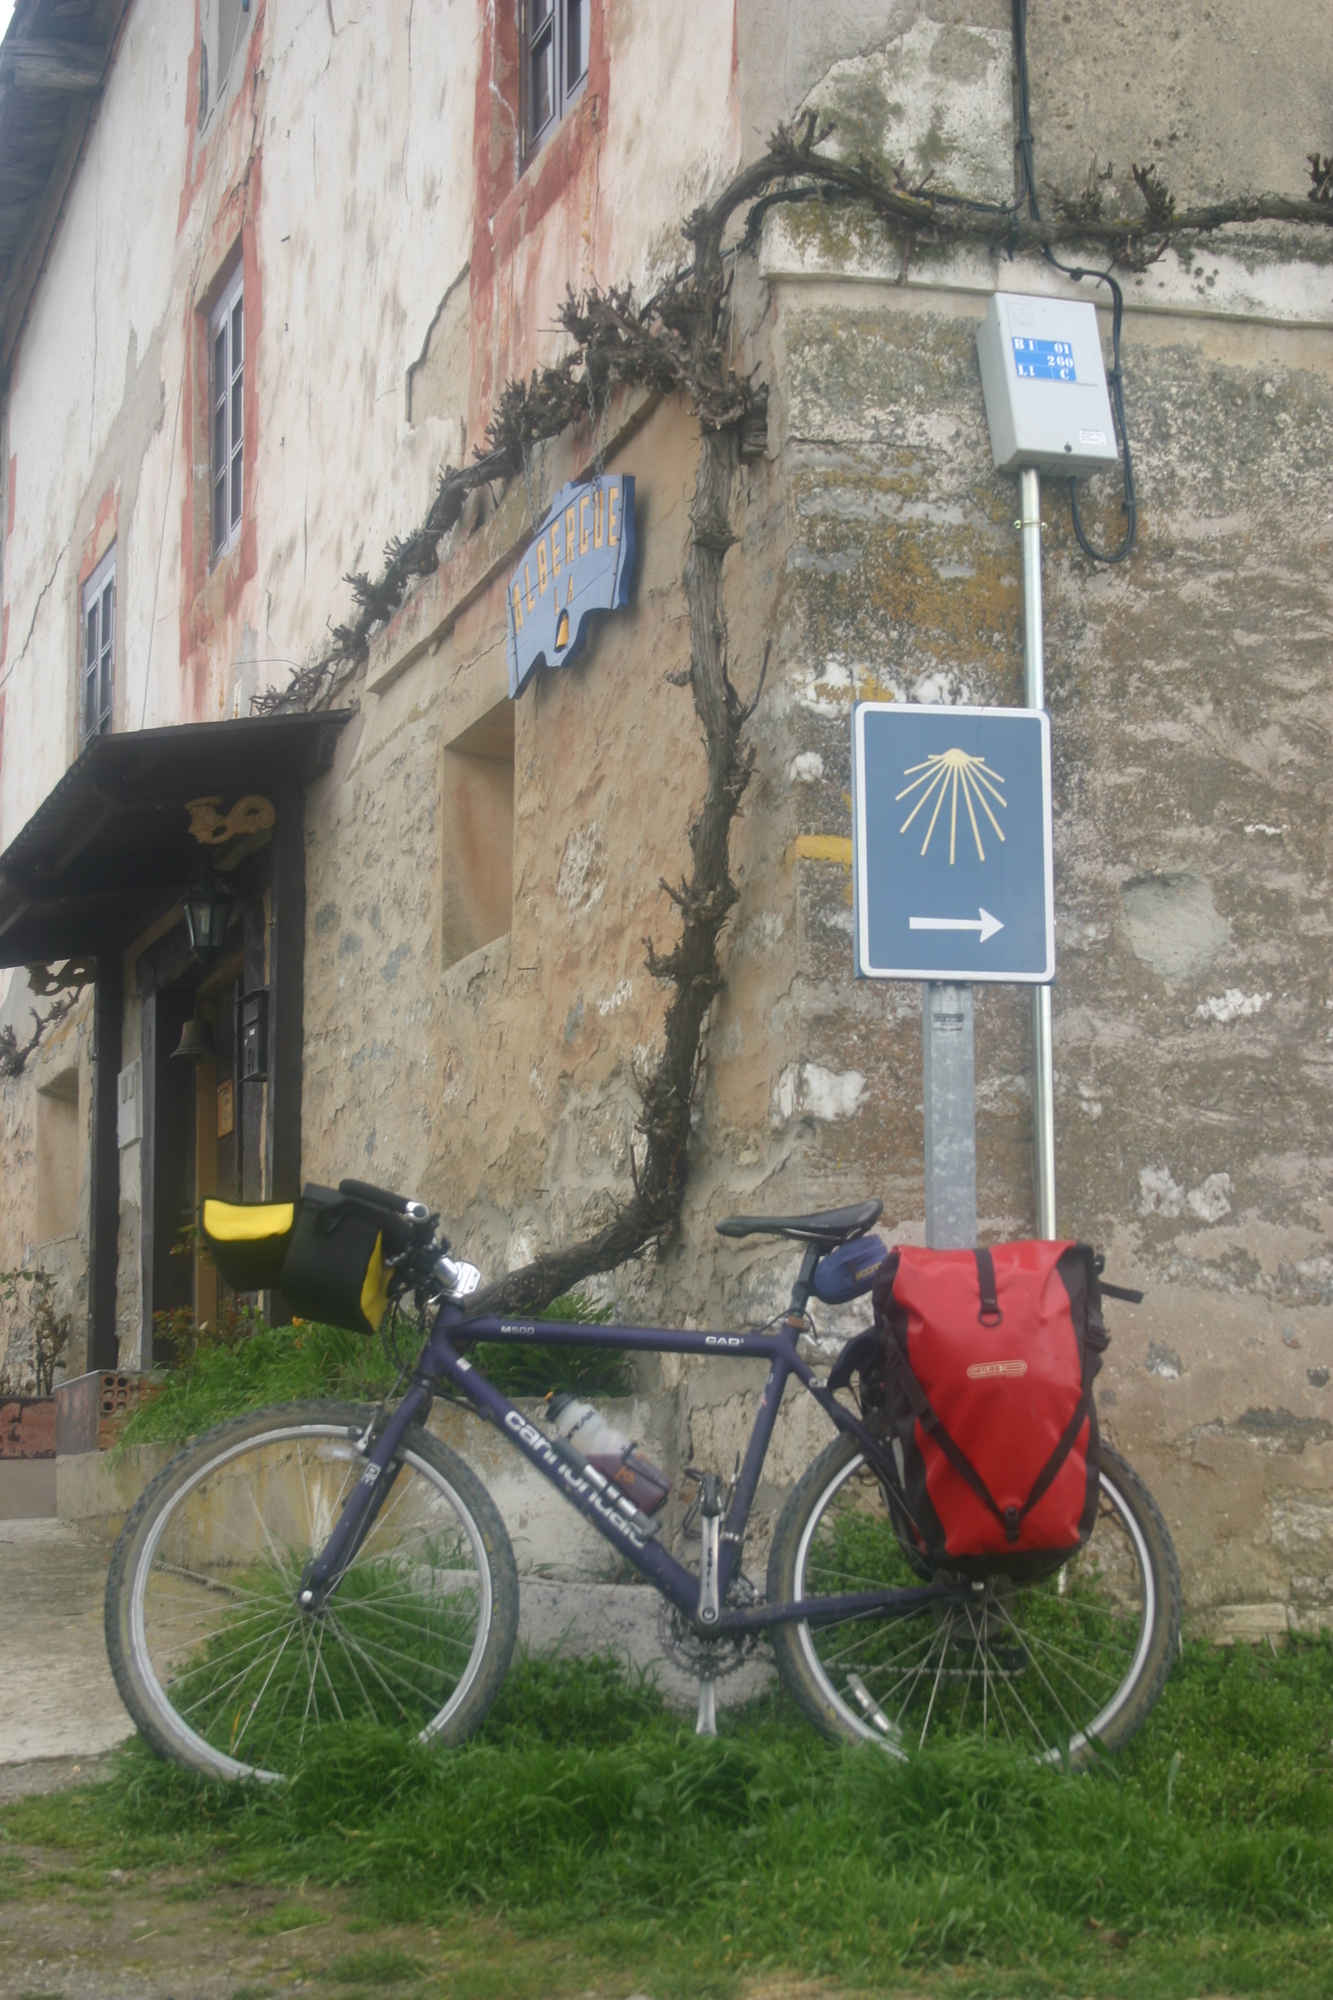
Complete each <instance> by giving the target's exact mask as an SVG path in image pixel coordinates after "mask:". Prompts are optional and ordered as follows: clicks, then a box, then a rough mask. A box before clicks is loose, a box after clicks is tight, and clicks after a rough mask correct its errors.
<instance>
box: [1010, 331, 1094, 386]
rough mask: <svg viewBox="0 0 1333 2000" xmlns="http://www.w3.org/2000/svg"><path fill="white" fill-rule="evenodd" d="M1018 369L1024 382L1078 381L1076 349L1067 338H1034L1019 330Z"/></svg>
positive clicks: (1017, 346) (1015, 353)
mask: <svg viewBox="0 0 1333 2000" xmlns="http://www.w3.org/2000/svg"><path fill="white" fill-rule="evenodd" d="M1013 342H1014V368H1015V370H1016V372H1017V374H1018V377H1019V379H1020V381H1024V382H1077V380H1078V376H1077V375H1076V374H1075V372H1074V350H1073V348H1072V347H1071V346H1070V344H1069V342H1068V341H1067V340H1033V339H1032V338H1031V337H1030V336H1029V335H1027V334H1021V333H1016V334H1014V336H1013Z"/></svg>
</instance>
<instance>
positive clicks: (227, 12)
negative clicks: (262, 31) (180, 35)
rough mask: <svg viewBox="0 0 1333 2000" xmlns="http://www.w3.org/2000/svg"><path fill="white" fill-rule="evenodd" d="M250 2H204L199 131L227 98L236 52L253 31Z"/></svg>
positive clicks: (200, 52) (200, 61)
mask: <svg viewBox="0 0 1333 2000" xmlns="http://www.w3.org/2000/svg"><path fill="white" fill-rule="evenodd" d="M250 14H251V8H250V0H204V5H203V9H202V13H201V18H200V30H201V33H200V44H199V130H200V131H201V132H202V131H203V129H204V127H205V125H207V123H208V114H209V112H210V111H211V110H212V109H213V107H214V105H215V104H220V103H221V102H222V100H223V99H224V98H225V96H226V94H227V78H228V76H229V75H230V73H231V69H232V65H233V63H234V62H235V58H236V51H237V49H238V48H239V47H240V45H241V43H242V41H243V40H244V39H245V36H246V35H247V34H248V33H249V28H250Z"/></svg>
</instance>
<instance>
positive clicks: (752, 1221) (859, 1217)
mask: <svg viewBox="0 0 1333 2000" xmlns="http://www.w3.org/2000/svg"><path fill="white" fill-rule="evenodd" d="M883 1213H884V1204H883V1202H882V1201H858V1202H857V1203H856V1204H855V1206H854V1207H852V1208H826V1209H825V1210H824V1211H823V1212H822V1213H821V1214H819V1215H727V1216H724V1217H723V1219H722V1221H721V1222H716V1223H714V1225H713V1227H714V1228H715V1229H716V1230H717V1233H718V1235H719V1236H790V1237H792V1238H793V1239H794V1240H795V1241H796V1242H797V1243H826V1244H828V1245H829V1247H830V1248H832V1246H833V1245H834V1244H835V1243H849V1242H850V1241H851V1239H852V1238H853V1237H854V1236H864V1235H865V1233H866V1231H867V1229H869V1227H870V1225H871V1224H872V1223H873V1222H878V1221H879V1218H880V1216H881V1215H882V1214H883Z"/></svg>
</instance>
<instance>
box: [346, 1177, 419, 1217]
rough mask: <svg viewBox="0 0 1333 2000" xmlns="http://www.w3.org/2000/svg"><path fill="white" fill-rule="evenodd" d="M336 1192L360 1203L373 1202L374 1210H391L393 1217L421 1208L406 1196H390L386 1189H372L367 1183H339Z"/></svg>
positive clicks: (408, 1213)
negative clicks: (349, 1196)
mask: <svg viewBox="0 0 1333 2000" xmlns="http://www.w3.org/2000/svg"><path fill="white" fill-rule="evenodd" d="M338 1192H339V1194H350V1195H355V1196H356V1197H357V1199H358V1200H360V1201H373V1202H374V1204H375V1206H376V1208H388V1209H392V1211H393V1213H394V1214H395V1215H410V1214H411V1212H412V1210H413V1209H414V1208H419V1207H420V1206H421V1204H420V1203H419V1202H413V1201H409V1200H408V1199H407V1196H406V1195H401V1194H391V1193H390V1192H389V1190H388V1188H378V1187H372V1186H371V1184H370V1182H369V1181H339V1183H338Z"/></svg>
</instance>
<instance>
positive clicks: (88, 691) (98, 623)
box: [66, 547, 116, 743]
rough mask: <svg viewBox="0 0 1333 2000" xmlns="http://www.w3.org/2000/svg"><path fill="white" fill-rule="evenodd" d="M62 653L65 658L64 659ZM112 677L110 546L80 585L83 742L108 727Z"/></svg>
mask: <svg viewBox="0 0 1333 2000" xmlns="http://www.w3.org/2000/svg"><path fill="white" fill-rule="evenodd" d="M68 657H69V656H68V654H66V658H68ZM115 677H116V551H115V548H114V547H112V548H110V549H108V550H107V552H106V554H105V555H104V556H103V557H102V560H101V562H100V563H98V565H97V568H96V569H95V570H94V571H93V573H92V575H91V576H90V577H89V579H88V581H87V583H85V584H84V586H83V707H82V713H81V716H80V720H79V731H80V736H81V739H82V741H83V742H85V743H91V741H92V739H93V737H94V736H105V735H106V734H107V732H108V731H109V730H110V728H111V706H112V697H113V694H114V692H115Z"/></svg>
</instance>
